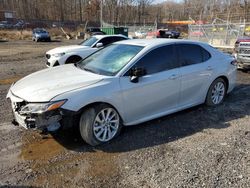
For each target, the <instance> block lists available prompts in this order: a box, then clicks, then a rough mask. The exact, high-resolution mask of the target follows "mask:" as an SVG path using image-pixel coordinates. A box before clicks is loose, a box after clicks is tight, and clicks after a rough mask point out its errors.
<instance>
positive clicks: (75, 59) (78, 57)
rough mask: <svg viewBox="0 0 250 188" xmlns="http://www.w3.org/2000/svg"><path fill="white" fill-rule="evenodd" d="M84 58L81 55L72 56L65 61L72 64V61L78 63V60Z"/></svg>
mask: <svg viewBox="0 0 250 188" xmlns="http://www.w3.org/2000/svg"><path fill="white" fill-rule="evenodd" d="M81 60H82V58H81V57H80V56H76V55H75V56H70V57H69V58H68V59H67V60H66V62H65V64H70V63H77V62H78V61H81Z"/></svg>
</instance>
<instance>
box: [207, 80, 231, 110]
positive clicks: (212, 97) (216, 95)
mask: <svg viewBox="0 0 250 188" xmlns="http://www.w3.org/2000/svg"><path fill="white" fill-rule="evenodd" d="M226 93H227V84H226V82H225V80H224V79H222V78H217V79H216V80H214V81H213V83H212V84H211V85H210V87H209V90H208V93H207V97H206V102H205V103H206V105H208V106H217V105H219V104H221V103H222V102H223V101H224V98H225V96H226Z"/></svg>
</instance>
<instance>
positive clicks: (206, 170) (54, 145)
mask: <svg viewBox="0 0 250 188" xmlns="http://www.w3.org/2000/svg"><path fill="white" fill-rule="evenodd" d="M77 43H79V41H62V42H58V43H57V42H53V43H39V44H37V43H33V42H31V41H11V42H4V43H1V45H0V52H1V53H0V61H1V63H0V79H1V80H2V83H4V85H0V127H1V128H0V151H1V152H0V186H5V185H6V186H10V187H11V186H12V187H17V186H24V187H27V186H35V187H66V188H68V187H87V188H88V187H100V188H106V187H108V188H112V187H152V188H163V187H166V186H168V187H249V185H250V179H249V174H250V158H249V157H250V155H249V148H250V124H249V122H250V108H249V106H250V73H243V72H241V71H238V78H237V86H236V88H235V90H234V91H233V92H232V93H231V94H229V95H228V96H227V97H226V98H225V101H224V103H223V104H222V105H220V106H218V107H216V108H212V107H207V106H205V105H200V106H198V107H195V108H192V109H189V110H185V111H182V112H179V113H176V114H173V115H170V116H165V117H162V118H159V119H156V120H153V121H150V122H147V123H143V124H141V125H138V126H132V127H125V128H124V129H123V131H122V134H121V135H120V136H119V137H118V138H117V139H115V140H114V141H112V142H111V143H109V144H106V145H103V146H100V147H91V146H89V145H87V144H86V143H84V142H83V141H82V140H81V138H80V137H79V136H77V134H76V133H74V132H72V133H70V132H69V131H64V132H60V134H59V133H58V134H54V135H45V136H44V135H43V136H41V135H40V134H38V133H37V132H32V131H27V130H25V129H23V128H21V127H14V126H13V125H11V124H10V123H9V122H10V121H11V119H12V115H11V108H10V104H9V103H8V102H7V101H6V99H5V97H6V94H7V91H8V89H9V87H10V84H9V83H10V82H12V81H14V80H15V79H18V78H19V76H25V75H28V74H30V73H33V72H35V71H38V70H41V69H44V68H46V67H45V59H44V53H45V52H46V51H47V50H49V49H52V48H54V47H57V46H62V45H69V44H77ZM3 80H4V81H3Z"/></svg>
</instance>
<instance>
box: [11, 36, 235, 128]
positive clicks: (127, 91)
mask: <svg viewBox="0 0 250 188" xmlns="http://www.w3.org/2000/svg"><path fill="white" fill-rule="evenodd" d="M183 42H184V43H193V44H198V45H201V46H202V47H203V48H205V49H206V50H207V51H209V52H210V53H211V55H212V58H211V59H210V60H208V61H207V62H203V63H200V64H195V65H190V66H185V67H180V68H175V69H171V70H167V71H162V72H159V73H156V74H153V75H146V76H143V77H141V78H140V79H139V82H138V83H132V82H131V81H130V78H129V76H123V75H124V74H125V73H126V72H127V71H128V70H129V68H130V67H131V66H133V65H134V64H135V63H136V62H137V61H138V59H140V58H141V57H142V56H143V55H145V54H146V53H147V52H148V51H149V50H151V49H153V48H156V47H159V46H162V45H168V44H173V43H183ZM117 44H130V45H141V46H145V47H144V48H143V49H142V50H141V51H140V52H139V53H138V54H137V55H136V56H135V57H134V58H132V59H131V60H130V62H129V63H128V64H127V65H126V66H125V67H123V68H122V69H121V70H120V72H118V73H117V75H115V76H102V75H97V74H94V73H90V72H86V71H84V70H81V69H79V68H77V67H75V66H74V65H66V66H61V67H55V68H52V69H47V70H43V71H40V72H37V73H34V74H31V75H30V76H27V77H25V78H23V79H22V80H20V81H18V82H17V83H16V84H15V85H13V86H12V87H11V88H10V91H11V92H12V93H13V94H14V95H16V96H17V97H20V98H23V99H25V100H27V101H28V102H38V101H39V102H44V101H49V100H52V101H57V100H63V99H67V100H68V101H67V102H66V103H65V104H64V105H63V106H62V107H61V108H63V109H66V110H70V111H74V112H77V111H79V110H80V109H82V108H84V107H85V106H87V105H89V104H92V103H96V102H104V103H108V104H110V105H112V106H114V107H115V108H116V110H117V111H118V112H119V114H120V116H121V118H122V120H123V123H124V125H134V124H138V123H142V122H145V121H148V120H151V119H154V118H157V117H160V116H163V115H167V114H170V113H173V112H176V111H179V110H182V109H186V108H188V107H191V106H195V105H198V104H201V103H204V101H205V98H206V95H207V91H208V88H209V86H210V85H211V83H212V82H213V81H214V80H215V79H216V78H218V77H221V76H223V77H226V78H227V79H228V81H229V85H228V86H229V88H228V92H230V91H231V90H232V89H233V88H234V85H235V80H236V67H235V66H233V65H231V64H230V63H231V61H232V57H230V56H227V55H225V54H223V53H221V52H219V51H217V50H215V49H213V48H212V47H210V46H208V45H206V44H203V43H197V42H191V41H185V40H173V39H153V40H148V39H146V40H127V41H120V42H117ZM173 76H174V77H173ZM52 82H53V83H52ZM38 83H39V84H38Z"/></svg>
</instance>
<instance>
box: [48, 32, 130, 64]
mask: <svg viewBox="0 0 250 188" xmlns="http://www.w3.org/2000/svg"><path fill="white" fill-rule="evenodd" d="M113 36H117V37H124V39H128V38H126V37H125V36H123V35H95V36H93V37H95V38H96V39H97V41H96V42H95V43H93V44H92V45H91V46H83V45H69V46H61V47H57V48H54V49H51V50H49V51H47V52H46V55H49V56H50V58H49V59H47V61H48V62H49V65H48V64H46V65H47V67H53V66H54V65H55V64H56V63H59V65H64V64H65V62H66V61H67V59H68V58H69V57H71V56H79V57H81V58H82V59H84V58H86V57H88V56H89V55H91V54H92V53H94V52H96V51H97V50H99V49H100V48H97V47H95V45H96V44H97V43H98V42H99V41H100V40H101V39H103V38H106V37H107V38H108V37H113ZM58 53H65V54H64V55H63V56H60V57H55V56H54V54H58Z"/></svg>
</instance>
